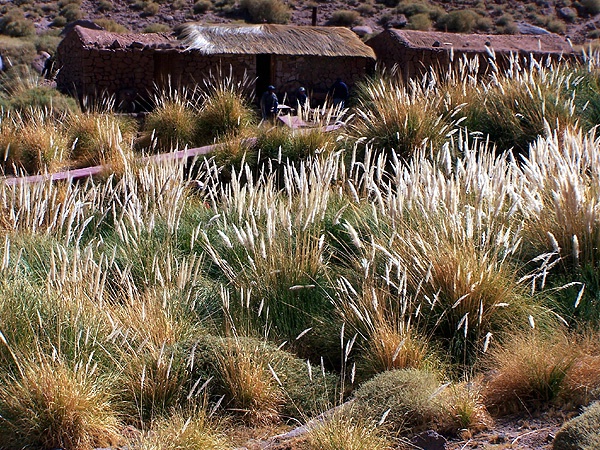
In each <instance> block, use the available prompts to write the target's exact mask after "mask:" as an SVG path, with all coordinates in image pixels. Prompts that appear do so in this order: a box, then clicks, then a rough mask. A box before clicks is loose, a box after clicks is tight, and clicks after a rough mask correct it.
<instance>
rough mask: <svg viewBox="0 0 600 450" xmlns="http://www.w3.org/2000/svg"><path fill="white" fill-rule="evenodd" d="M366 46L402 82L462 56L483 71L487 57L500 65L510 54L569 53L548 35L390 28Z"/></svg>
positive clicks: (565, 43) (567, 47) (555, 55)
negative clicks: (395, 70) (400, 75)
mask: <svg viewBox="0 0 600 450" xmlns="http://www.w3.org/2000/svg"><path fill="white" fill-rule="evenodd" d="M367 45H368V46H370V47H372V48H373V50H374V51H375V54H376V55H377V61H378V63H380V64H382V65H383V66H386V67H392V66H393V65H397V66H398V68H399V69H400V70H401V71H402V73H403V74H404V77H405V78H406V79H408V78H411V77H415V76H419V75H422V74H423V73H424V72H426V71H427V70H429V68H430V67H434V68H439V69H445V68H447V67H449V65H450V64H451V63H452V62H454V61H458V60H459V59H460V58H461V57H462V56H463V55H466V56H467V57H475V56H477V55H480V56H482V57H483V58H480V63H482V64H481V66H480V67H481V68H482V69H485V68H486V67H487V64H486V61H488V60H489V59H490V58H491V57H493V58H494V59H495V61H496V64H497V65H500V66H502V65H503V64H505V63H506V62H507V61H508V58H509V56H510V54H511V53H513V54H519V55H523V56H529V55H532V56H533V57H535V58H536V59H540V58H545V57H550V58H553V59H560V58H562V57H563V56H565V55H569V54H572V53H573V48H572V47H571V45H570V43H569V42H568V41H567V39H566V38H564V37H562V36H559V35H556V34H551V33H548V34H544V35H537V36H531V35H527V36H525V35H489V34H458V33H443V32H429V31H411V30H393V29H390V30H386V31H383V32H381V33H380V34H378V35H377V36H375V37H373V38H371V39H369V40H368V41H367Z"/></svg>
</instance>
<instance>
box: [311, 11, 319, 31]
mask: <svg viewBox="0 0 600 450" xmlns="http://www.w3.org/2000/svg"><path fill="white" fill-rule="evenodd" d="M317 8H318V6H313V9H312V26H313V27H316V26H317Z"/></svg>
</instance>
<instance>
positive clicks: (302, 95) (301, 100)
mask: <svg viewBox="0 0 600 450" xmlns="http://www.w3.org/2000/svg"><path fill="white" fill-rule="evenodd" d="M296 98H297V100H298V105H300V107H301V108H304V105H306V101H307V100H308V95H306V89H305V88H303V87H301V88H299V89H298V93H297V94H296Z"/></svg>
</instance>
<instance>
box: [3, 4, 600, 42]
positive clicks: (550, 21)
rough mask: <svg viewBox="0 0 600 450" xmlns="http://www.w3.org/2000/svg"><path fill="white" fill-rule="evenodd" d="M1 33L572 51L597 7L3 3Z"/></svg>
mask: <svg viewBox="0 0 600 450" xmlns="http://www.w3.org/2000/svg"><path fill="white" fill-rule="evenodd" d="M1 5H2V6H0V13H1V17H2V19H0V33H2V34H5V35H9V36H13V37H20V36H27V35H31V34H32V33H37V34H38V35H39V34H41V33H44V32H47V31H50V32H52V30H54V32H57V31H58V30H60V29H61V28H62V27H63V26H64V25H65V24H66V23H68V22H70V21H73V20H76V19H91V20H94V21H97V22H99V23H100V24H101V25H102V26H104V27H105V28H107V29H110V30H114V31H125V30H130V31H135V32H139V31H167V30H170V29H172V28H174V27H176V26H177V25H178V24H180V23H183V22H189V21H202V22H206V23H223V22H232V21H247V22H255V23H261V22H275V23H293V24H302V25H308V24H310V23H311V20H312V14H313V8H315V7H316V8H317V23H318V24H319V25H341V26H350V27H356V26H362V29H359V31H361V32H362V33H369V32H376V31H379V30H381V29H383V28H385V27H397V28H402V27H408V28H412V29H421V30H423V29H438V30H447V31H455V32H481V33H510V34H514V33H538V32H540V31H541V30H540V29H544V30H549V31H552V32H555V33H559V34H564V35H567V36H569V37H570V38H571V39H572V41H573V42H574V43H583V42H585V41H587V40H593V39H596V38H598V37H600V15H599V13H600V0H578V1H574V2H572V1H570V0H535V1H533V0H531V1H527V0H524V1H518V0H509V1H504V0H494V1H490V0H487V1H486V0H457V1H450V0H437V1H433V0H431V1H428V0H316V1H315V0H174V1H169V2H167V1H164V0H59V1H58V2H55V1H51V0H9V1H4V2H2V3H1Z"/></svg>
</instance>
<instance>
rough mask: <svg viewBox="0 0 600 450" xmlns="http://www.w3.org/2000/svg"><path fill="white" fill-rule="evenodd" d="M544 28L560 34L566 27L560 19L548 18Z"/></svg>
mask: <svg viewBox="0 0 600 450" xmlns="http://www.w3.org/2000/svg"><path fill="white" fill-rule="evenodd" d="M546 29H547V30H548V31H550V32H552V33H558V34H562V33H564V32H565V30H566V29H567V27H566V25H565V23H564V22H563V21H562V20H550V21H548V22H547V23H546Z"/></svg>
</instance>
